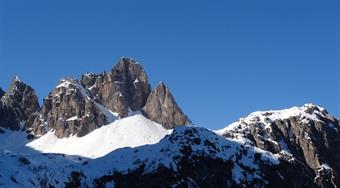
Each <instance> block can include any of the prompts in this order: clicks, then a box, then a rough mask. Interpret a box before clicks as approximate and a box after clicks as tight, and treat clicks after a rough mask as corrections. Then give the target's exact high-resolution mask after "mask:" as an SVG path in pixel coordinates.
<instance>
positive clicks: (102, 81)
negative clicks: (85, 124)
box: [81, 58, 150, 118]
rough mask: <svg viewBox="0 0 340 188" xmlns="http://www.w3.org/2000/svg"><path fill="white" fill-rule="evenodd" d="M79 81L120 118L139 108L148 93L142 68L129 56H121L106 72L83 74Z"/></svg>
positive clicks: (148, 87)
mask: <svg viewBox="0 0 340 188" xmlns="http://www.w3.org/2000/svg"><path fill="white" fill-rule="evenodd" d="M81 82H82V83H83V85H85V86H86V87H87V88H88V89H90V91H91V92H92V94H93V95H94V96H96V97H97V98H98V100H99V101H101V102H102V104H103V105H104V106H106V107H107V108H109V109H110V110H111V111H113V112H117V113H118V114H119V116H120V117H121V118H123V117H127V116H128V113H129V111H139V110H141V109H142V108H143V106H144V105H145V103H146V100H147V97H148V96H149V93H150V84H149V81H148V77H147V75H146V73H145V71H144V69H143V68H142V67H141V65H140V64H138V63H137V62H136V61H135V60H133V59H131V58H121V60H120V61H119V63H118V64H117V65H116V66H114V68H113V69H112V70H111V71H110V72H109V73H108V74H106V73H105V72H104V73H102V74H99V75H93V74H91V75H84V76H83V79H82V81H81Z"/></svg>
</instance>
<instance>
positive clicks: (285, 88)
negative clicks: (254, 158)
mask: <svg viewBox="0 0 340 188" xmlns="http://www.w3.org/2000/svg"><path fill="white" fill-rule="evenodd" d="M339 10H340V6H339V3H337V1H335V0H334V1H321V0H319V1H314V0H308V1H302V0H301V1H296V0H294V1H290V0H288V1H273V0H268V1H265V0H259V1H254V0H249V1H246V0H230V1H227V0H223V1H222V0H216V1H208V0H204V1H203V0H171V1H165V0H164V1H163V0H152V1H151V0H145V1H141V0H135V1H130V0H124V1H105V0H101V1H93V0H92V1H85V0H81V1H80V0H79V1H76V0H72V1H69V0H49V1H46V0H40V1H37V0H32V1H27V0H22V1H19V0H1V1H0V86H1V87H2V88H4V89H7V87H8V85H9V82H10V80H11V79H12V78H13V76H14V75H19V76H20V77H21V79H22V80H24V81H25V82H26V83H28V84H30V85H32V86H33V87H34V88H35V89H36V91H37V93H38V95H39V97H40V99H42V98H43V97H45V96H46V95H47V94H48V92H49V91H50V90H51V89H53V87H54V86H55V85H56V83H57V82H58V80H59V79H60V78H62V77H66V76H72V77H79V76H80V75H81V74H82V73H84V72H87V71H90V72H102V71H104V70H109V69H111V68H112V67H113V66H114V65H115V64H116V63H117V62H118V60H119V58H120V57H121V56H127V57H133V58H135V59H137V60H138V61H139V62H140V63H141V64H142V65H143V67H144V68H145V70H146V71H147V73H148V76H149V79H150V81H151V84H152V86H153V87H154V86H155V85H156V84H157V83H158V82H159V81H161V80H163V81H164V82H165V83H166V84H167V85H168V86H169V87H170V88H171V90H172V92H173V94H174V96H175V98H176V100H177V102H178V103H179V104H180V106H181V107H182V109H183V110H184V111H185V112H186V113H187V114H188V115H189V117H190V118H191V119H192V120H193V122H195V123H196V124H199V125H201V126H205V127H208V128H212V129H216V128H222V127H224V126H225V125H227V124H229V123H231V122H233V121H236V120H238V118H239V117H242V116H246V115H247V114H249V113H250V112H252V111H257V110H267V109H282V108H287V107H291V106H300V105H303V104H304V103H315V104H318V105H321V106H324V107H326V108H327V109H328V111H329V112H331V113H332V114H334V115H336V116H338V117H340V106H339V105H340V66H339V64H340V63H339V56H340V47H339V44H340V39H339V31H340V26H339V24H340V21H339V20H340V19H339V18H340V17H339Z"/></svg>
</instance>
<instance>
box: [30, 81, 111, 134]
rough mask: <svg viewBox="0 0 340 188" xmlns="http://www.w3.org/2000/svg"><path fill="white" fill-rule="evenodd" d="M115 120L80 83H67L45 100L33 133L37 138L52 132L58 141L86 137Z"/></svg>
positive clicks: (60, 85) (57, 88)
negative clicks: (65, 138) (53, 131)
mask: <svg viewBox="0 0 340 188" xmlns="http://www.w3.org/2000/svg"><path fill="white" fill-rule="evenodd" d="M113 119H114V117H113V114H111V113H110V112H109V111H107V110H106V109H105V107H103V106H102V105H101V104H99V103H97V102H95V101H94V100H93V99H92V97H91V95H90V92H89V91H88V90H87V89H85V88H83V87H82V86H81V85H80V83H79V81H78V80H75V79H64V80H62V81H61V82H60V83H59V85H58V86H57V87H56V88H55V89H54V90H53V91H52V92H51V93H50V94H49V95H48V96H47V97H46V98H45V99H44V104H43V106H42V110H41V112H40V115H39V116H38V117H37V118H36V119H35V121H34V123H33V125H32V129H33V131H34V133H35V134H36V135H43V134H44V133H45V132H46V131H47V130H49V129H53V130H55V134H56V136H57V137H59V138H63V137H68V136H71V135H77V136H84V135H86V134H88V133H90V132H91V131H93V130H95V129H96V128H98V127H100V126H102V125H104V124H107V123H109V122H110V121H113Z"/></svg>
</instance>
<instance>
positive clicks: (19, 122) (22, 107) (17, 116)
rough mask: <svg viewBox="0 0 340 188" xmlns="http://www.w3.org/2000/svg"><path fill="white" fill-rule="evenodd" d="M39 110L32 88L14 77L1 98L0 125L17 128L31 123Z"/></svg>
mask: <svg viewBox="0 0 340 188" xmlns="http://www.w3.org/2000/svg"><path fill="white" fill-rule="evenodd" d="M38 110H39V102H38V97H37V95H36V93H35V91H34V89H33V88H32V87H31V86H29V85H27V84H25V83H24V82H23V81H21V80H20V79H18V77H14V79H13V80H12V82H11V84H10V87H9V89H8V91H7V92H6V93H5V94H4V96H3V97H2V98H1V104H0V127H4V128H10V129H14V130H15V129H19V128H20V127H23V128H25V127H26V126H28V125H29V124H30V123H32V121H33V119H34V117H35V115H36V114H37V111H38Z"/></svg>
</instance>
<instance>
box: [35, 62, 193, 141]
mask: <svg viewBox="0 0 340 188" xmlns="http://www.w3.org/2000/svg"><path fill="white" fill-rule="evenodd" d="M150 93H151V89H150V84H149V81H148V77H147V74H146V72H145V71H144V69H143V67H142V66H141V65H140V64H138V63H136V61H135V60H133V59H132V58H121V59H120V61H119V62H118V64H116V65H115V66H114V67H113V69H112V70H110V71H109V72H108V73H106V72H103V73H101V74H95V73H85V74H83V75H82V76H81V79H80V80H78V79H75V78H64V79H62V80H60V81H59V83H58V84H57V86H56V87H55V89H54V90H52V91H51V92H50V93H49V95H48V96H47V97H46V98H45V99H44V103H43V106H42V109H41V111H40V114H39V116H38V117H37V118H35V121H34V123H33V124H32V125H31V126H30V128H31V129H32V130H33V132H34V133H35V135H39V136H41V135H44V134H45V133H46V132H48V131H49V130H52V131H54V133H55V134H56V135H57V137H59V138H64V137H69V136H72V135H77V136H85V135H87V134H88V133H90V132H92V131H93V130H95V129H97V128H99V127H101V126H103V125H106V124H109V123H111V122H113V121H114V120H116V119H119V118H125V117H128V116H129V115H131V114H136V113H137V114H138V113H140V112H141V111H143V112H144V115H145V116H147V117H149V118H150V119H151V120H153V121H155V122H157V123H160V124H161V125H163V126H164V127H166V128H167V129H172V128H173V127H175V126H178V125H186V124H190V123H191V122H190V120H189V119H188V118H187V117H186V116H185V115H184V113H183V112H182V111H181V109H180V108H179V107H178V105H177V104H176V102H175V100H174V98H173V96H172V94H171V92H170V90H169V88H168V87H166V86H165V85H164V84H160V85H159V86H157V87H156V89H155V91H154V92H153V94H152V95H151V94H150ZM147 101H149V103H148V104H147ZM155 101H159V102H155ZM150 105H156V106H154V107H155V108H156V109H157V110H161V111H160V113H159V112H157V113H154V111H152V109H151V108H153V107H152V106H150Z"/></svg>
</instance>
